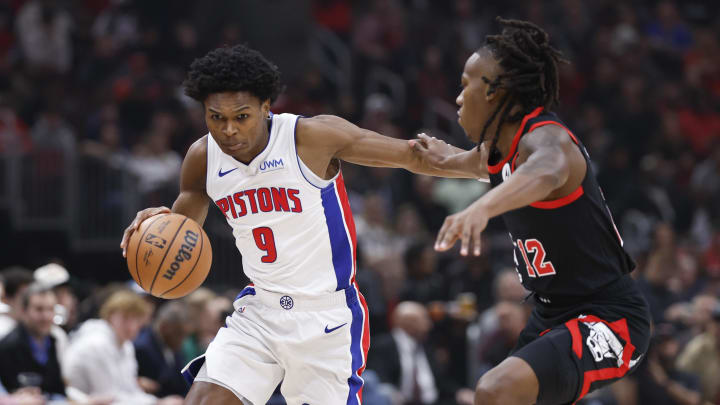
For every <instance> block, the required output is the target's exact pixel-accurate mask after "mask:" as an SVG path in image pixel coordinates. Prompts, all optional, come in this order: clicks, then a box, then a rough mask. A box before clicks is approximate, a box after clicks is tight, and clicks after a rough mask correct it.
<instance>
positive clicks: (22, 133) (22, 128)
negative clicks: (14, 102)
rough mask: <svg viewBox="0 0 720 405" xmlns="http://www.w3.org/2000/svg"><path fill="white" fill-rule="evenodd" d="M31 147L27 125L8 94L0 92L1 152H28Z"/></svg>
mask: <svg viewBox="0 0 720 405" xmlns="http://www.w3.org/2000/svg"><path fill="white" fill-rule="evenodd" d="M31 149H32V139H31V138H30V135H29V134H28V128H27V125H26V124H25V122H23V120H22V119H21V118H20V117H19V116H18V115H17V112H16V111H15V110H14V109H13V107H12V106H11V105H10V101H9V100H8V96H7V95H4V94H0V154H7V155H10V154H17V153H21V152H23V153H27V152H30V150H31Z"/></svg>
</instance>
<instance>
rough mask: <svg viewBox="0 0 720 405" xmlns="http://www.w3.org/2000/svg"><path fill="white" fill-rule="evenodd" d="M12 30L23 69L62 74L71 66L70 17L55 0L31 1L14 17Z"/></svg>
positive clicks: (71, 24)
mask: <svg viewBox="0 0 720 405" xmlns="http://www.w3.org/2000/svg"><path fill="white" fill-rule="evenodd" d="M15 28H16V29H17V32H18V39H19V42H20V46H21V50H22V53H23V56H24V60H25V62H26V63H27V66H28V67H29V68H31V69H32V70H33V71H35V72H38V73H65V72H67V71H68V70H69V69H70V66H71V64H72V57H73V52H72V37H71V34H72V29H73V22H72V18H71V17H70V14H69V13H68V12H67V11H65V10H63V9H62V8H61V4H60V2H59V1H55V0H31V1H28V2H26V3H25V4H24V5H23V7H22V8H21V9H20V12H19V13H18V15H17V23H16V25H15Z"/></svg>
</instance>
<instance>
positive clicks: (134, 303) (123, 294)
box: [100, 290, 152, 321]
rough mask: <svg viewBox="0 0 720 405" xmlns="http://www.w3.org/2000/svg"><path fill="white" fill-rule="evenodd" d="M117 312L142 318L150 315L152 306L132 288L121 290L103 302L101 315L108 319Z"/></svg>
mask: <svg viewBox="0 0 720 405" xmlns="http://www.w3.org/2000/svg"><path fill="white" fill-rule="evenodd" d="M115 312H120V313H123V314H125V315H134V316H137V317H140V318H142V317H146V316H148V315H150V313H151V312H152V307H151V306H150V304H149V303H148V302H147V301H145V300H144V299H143V298H142V297H141V296H140V295H138V294H136V293H134V292H132V291H130V290H119V291H116V292H114V293H113V294H112V295H111V296H110V297H109V298H108V299H107V300H106V301H105V302H104V303H103V304H102V306H101V307H100V317H101V318H102V319H104V320H106V321H107V320H108V319H110V316H111V315H112V314H114V313H115Z"/></svg>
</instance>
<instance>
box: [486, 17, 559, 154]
mask: <svg viewBox="0 0 720 405" xmlns="http://www.w3.org/2000/svg"><path fill="white" fill-rule="evenodd" d="M496 21H497V22H498V23H499V24H500V25H502V26H503V27H504V28H503V30H502V33H501V34H499V35H488V36H487V37H486V38H485V45H484V47H485V48H487V49H489V50H490V51H491V52H492V54H493V57H495V59H496V60H497V61H498V63H499V64H500V66H501V67H502V68H503V71H504V72H503V73H501V74H500V75H498V77H496V78H495V80H492V81H490V79H488V78H487V77H484V76H483V78H482V79H483V81H484V82H485V83H488V84H489V85H490V86H489V87H490V88H489V89H488V92H489V94H492V93H494V92H495V91H496V90H497V89H503V90H505V94H504V95H503V97H502V99H500V102H499V103H498V106H497V108H496V109H495V111H493V113H492V115H491V116H490V119H488V120H487V122H486V123H485V126H484V127H483V130H482V134H481V135H480V142H479V143H478V148H479V147H480V144H482V142H483V141H484V140H485V133H486V132H487V130H488V128H489V127H490V125H491V124H492V123H493V121H495V118H497V116H498V114H500V118H499V122H498V125H497V130H496V131H495V137H494V138H493V141H492V144H491V146H490V149H489V151H490V152H492V151H494V150H495V147H496V146H497V142H498V138H500V128H501V127H502V124H503V123H505V122H517V121H519V120H520V119H522V117H524V116H525V115H527V114H529V113H530V112H532V110H533V109H535V108H536V107H539V106H542V107H545V109H551V108H552V107H554V106H555V105H557V104H558V98H559V96H560V86H559V79H558V62H563V63H567V61H566V60H565V59H563V58H562V54H561V53H560V51H558V50H557V49H555V48H553V47H552V46H550V41H549V35H548V34H547V32H545V31H544V30H543V29H542V28H540V27H538V26H537V25H535V24H533V23H531V22H528V21H520V20H506V19H503V18H501V17H497V18H496ZM516 105H519V106H520V109H519V110H517V112H516V113H514V114H510V112H511V111H512V110H513V108H514V107H515V106H516Z"/></svg>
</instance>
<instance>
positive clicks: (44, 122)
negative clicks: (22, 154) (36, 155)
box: [30, 103, 76, 155]
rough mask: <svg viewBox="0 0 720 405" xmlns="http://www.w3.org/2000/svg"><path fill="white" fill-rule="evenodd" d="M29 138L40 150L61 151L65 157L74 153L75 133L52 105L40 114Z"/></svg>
mask: <svg viewBox="0 0 720 405" xmlns="http://www.w3.org/2000/svg"><path fill="white" fill-rule="evenodd" d="M30 136H31V137H32V140H33V143H34V144H36V145H38V147H41V148H42V149H51V150H56V151H62V152H63V153H65V154H66V155H73V154H74V153H75V144H76V140H75V131H73V129H72V128H71V127H70V125H69V124H68V123H67V121H66V120H65V118H63V116H62V114H61V113H60V111H59V110H58V107H57V106H55V105H52V103H50V105H48V106H47V108H46V109H45V111H43V112H42V113H41V114H40V118H39V119H38V120H37V121H36V122H35V124H34V125H33V126H32V128H31V129H30Z"/></svg>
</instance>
